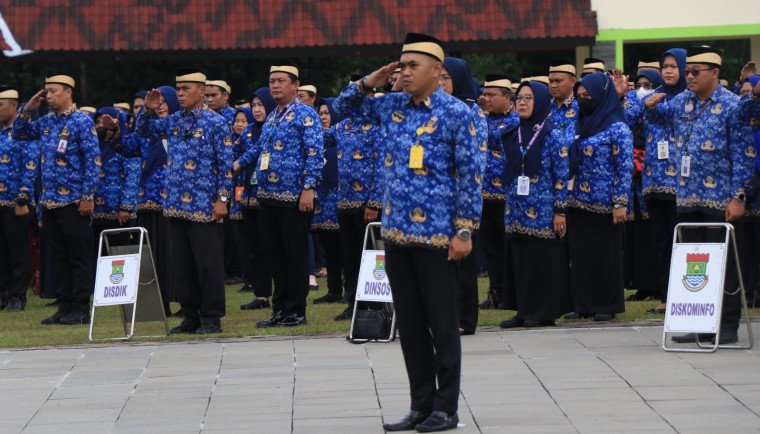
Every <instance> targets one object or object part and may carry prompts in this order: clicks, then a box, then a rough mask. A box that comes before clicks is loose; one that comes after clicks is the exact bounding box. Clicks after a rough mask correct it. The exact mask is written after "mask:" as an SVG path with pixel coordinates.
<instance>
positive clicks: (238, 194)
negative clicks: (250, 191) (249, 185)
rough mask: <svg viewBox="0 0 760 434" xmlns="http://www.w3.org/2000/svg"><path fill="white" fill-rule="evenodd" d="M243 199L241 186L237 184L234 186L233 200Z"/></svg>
mask: <svg viewBox="0 0 760 434" xmlns="http://www.w3.org/2000/svg"><path fill="white" fill-rule="evenodd" d="M242 199H243V186H242V185H239V186H237V187H235V200H236V201H238V202H240V201H241V200H242Z"/></svg>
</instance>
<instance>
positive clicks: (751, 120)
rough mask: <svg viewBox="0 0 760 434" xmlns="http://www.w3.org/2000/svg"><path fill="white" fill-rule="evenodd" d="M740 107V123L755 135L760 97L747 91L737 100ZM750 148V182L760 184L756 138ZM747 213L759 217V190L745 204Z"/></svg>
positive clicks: (759, 160) (759, 120) (758, 186)
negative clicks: (752, 156) (751, 162)
mask: <svg viewBox="0 0 760 434" xmlns="http://www.w3.org/2000/svg"><path fill="white" fill-rule="evenodd" d="M739 104H740V105H741V108H740V110H739V120H740V121H741V123H742V125H749V127H750V128H751V129H752V135H753V137H755V136H757V133H758V131H760V98H758V97H756V96H754V94H753V93H752V92H748V93H747V94H746V95H744V96H743V97H742V99H741V101H740V102H739ZM753 142H754V144H753V146H752V149H751V150H750V151H749V153H750V155H752V154H754V155H755V170H754V171H755V174H754V176H753V177H752V182H753V183H755V184H760V156H758V149H757V145H758V143H757V140H755V139H753ZM753 187H754V188H755V190H756V191H758V188H760V185H754V186H753ZM745 208H746V211H747V214H748V215H749V216H750V217H752V218H760V191H758V192H757V193H756V194H755V197H753V198H749V200H748V201H747V203H746V204H745Z"/></svg>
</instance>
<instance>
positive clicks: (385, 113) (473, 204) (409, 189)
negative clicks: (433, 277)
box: [333, 83, 483, 249]
mask: <svg viewBox="0 0 760 434" xmlns="http://www.w3.org/2000/svg"><path fill="white" fill-rule="evenodd" d="M333 107H334V108H335V109H336V110H337V111H338V112H340V113H341V114H347V115H348V117H349V118H350V119H352V120H353V121H354V122H356V123H359V124H364V123H371V124H373V125H381V124H382V125H383V126H384V127H385V128H386V129H387V134H388V138H387V141H386V144H385V146H386V147H387V149H386V154H387V155H386V156H385V162H386V170H387V171H388V172H387V176H386V180H387V185H386V188H385V194H384V197H383V209H382V229H381V232H382V236H383V237H384V238H385V239H386V240H387V241H388V242H391V243H393V244H396V245H415V246H425V247H432V248H441V249H446V248H448V246H449V243H450V241H451V237H453V236H454V234H455V232H456V230H458V229H460V228H467V229H470V230H474V229H477V228H478V227H479V225H480V213H481V209H482V204H483V196H482V191H481V182H482V178H483V175H482V174H481V172H480V162H481V156H480V155H479V153H480V152H481V151H480V150H479V143H478V137H477V136H478V131H477V129H476V127H475V122H474V119H473V116H472V110H471V109H470V108H469V107H467V105H466V104H464V103H463V102H461V101H459V100H458V99H456V98H455V97H453V96H451V95H447V94H446V93H445V92H444V91H443V89H442V88H440V87H439V88H438V89H437V90H436V91H435V92H433V93H432V94H431V95H430V96H428V97H427V98H425V99H424V100H423V101H421V102H420V104H418V105H416V106H415V105H414V103H413V101H412V98H411V96H410V95H408V94H406V93H394V94H388V95H384V96H381V97H380V98H365V97H364V95H362V94H361V92H360V91H359V87H358V84H356V83H352V84H350V85H348V86H347V87H346V88H345V89H344V90H343V92H342V93H341V94H340V96H339V97H338V98H337V99H336V101H335V103H334V104H333ZM413 146H420V147H421V148H422V153H421V155H419V150H420V149H419V148H414V151H415V156H414V157H415V158H414V160H416V161H417V163H418V164H412V166H415V167H417V168H410V167H409V166H410V160H412V158H411V157H412V155H411V152H412V150H413Z"/></svg>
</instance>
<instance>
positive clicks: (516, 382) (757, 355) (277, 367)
mask: <svg viewBox="0 0 760 434" xmlns="http://www.w3.org/2000/svg"><path fill="white" fill-rule="evenodd" d="M753 331H754V333H755V335H756V336H757V335H760V323H755V324H753ZM661 334H662V328H661V327H636V326H634V327H617V328H555V329H547V330H518V331H509V332H505V331H499V330H498V329H493V328H492V329H486V330H479V332H478V333H477V334H476V335H474V336H467V337H464V338H463V339H462V343H463V372H462V392H461V396H460V399H459V406H460V411H459V416H460V420H461V422H460V426H459V429H458V430H457V431H456V432H458V433H460V434H462V433H481V432H482V433H510V432H516V433H517V432H519V433H573V432H582V433H587V432H606V433H609V432H647V433H658V432H721V431H722V432H758V431H760V348H758V347H756V348H754V349H752V350H725V349H722V350H719V351H718V352H717V353H714V354H685V353H668V352H665V351H663V350H662V349H661V348H660V340H661ZM741 339H743V340H744V341H745V342H746V341H747V337H746V331H745V330H741V331H740V340H741ZM408 406H409V397H408V385H407V379H406V373H405V371H404V366H403V361H402V358H401V350H400V348H399V344H398V341H396V342H393V343H390V344H378V343H373V344H366V345H353V344H350V343H348V342H346V340H345V339H344V338H343V337H337V336H330V337H314V338H295V339H294V338H274V337H273V338H247V339H236V340H227V341H196V342H188V343H166V344H163V343H162V344H129V343H119V344H114V345H87V346H81V347H75V348H57V349H40V350H38V349H35V350H13V351H0V432H3V433H14V432H24V433H51V432H55V433H89V432H93V433H103V432H139V433H149V432H187V433H198V432H203V433H213V432H219V433H221V432H224V433H232V432H245V433H251V432H254V433H273V434H275V433H375V432H382V423H383V421H394V420H396V419H397V418H399V417H401V416H402V415H404V414H405V413H406V411H407V409H408Z"/></svg>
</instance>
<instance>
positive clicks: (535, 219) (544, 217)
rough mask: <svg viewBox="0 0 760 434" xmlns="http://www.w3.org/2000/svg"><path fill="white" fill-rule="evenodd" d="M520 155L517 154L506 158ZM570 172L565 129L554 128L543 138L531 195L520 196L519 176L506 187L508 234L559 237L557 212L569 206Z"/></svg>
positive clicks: (506, 228)
mask: <svg viewBox="0 0 760 434" xmlns="http://www.w3.org/2000/svg"><path fill="white" fill-rule="evenodd" d="M518 123H519V120H518ZM524 140H526V141H527V139H525V138H524ZM521 157H522V155H521V154H519V153H517V154H512V155H509V156H507V159H509V158H521ZM505 164H509V162H508V161H506V162H505ZM567 173H568V162H567V138H566V136H565V133H564V132H563V131H562V130H560V129H558V128H555V129H554V130H552V131H551V132H550V133H549V134H547V135H546V136H545V138H544V144H543V147H542V149H541V165H540V170H539V172H538V173H537V174H536V175H534V176H533V177H532V178H531V179H530V190H529V192H528V195H527V196H518V194H517V178H515V179H513V180H512V182H511V183H510V184H509V186H508V187H507V204H506V208H505V211H504V227H505V230H506V233H507V234H508V235H513V236H514V235H522V236H528V237H534V238H542V239H555V238H557V235H556V234H555V233H554V214H555V213H564V212H565V209H566V207H567V182H566V179H567Z"/></svg>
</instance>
